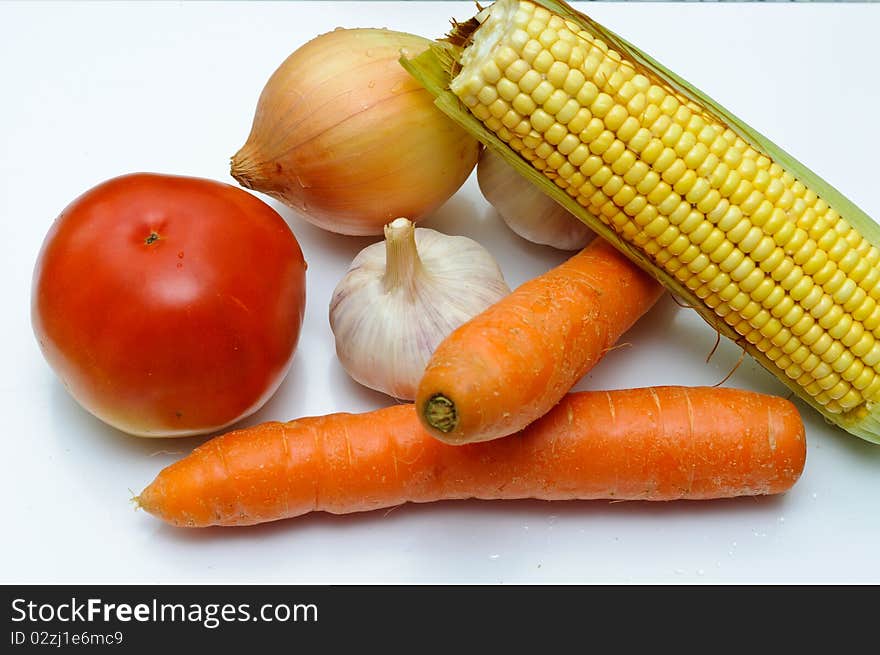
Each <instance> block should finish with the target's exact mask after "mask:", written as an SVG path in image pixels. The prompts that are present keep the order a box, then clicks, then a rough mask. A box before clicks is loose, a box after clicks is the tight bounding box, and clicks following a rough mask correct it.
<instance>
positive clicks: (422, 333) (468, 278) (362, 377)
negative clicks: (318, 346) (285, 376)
mask: <svg viewBox="0 0 880 655" xmlns="http://www.w3.org/2000/svg"><path fill="white" fill-rule="evenodd" d="M508 293H510V288H509V287H508V286H507V283H506V282H505V281H504V277H503V275H502V273H501V269H500V268H499V267H498V264H497V263H496V261H495V259H494V258H493V257H492V255H491V254H490V253H489V252H488V251H487V250H486V249H485V248H483V246H481V245H480V244H478V243H477V242H476V241H473V240H472V239H468V238H467V237H462V236H448V235H445V234H442V233H441V232H437V231H435V230H430V229H427V228H416V227H415V226H414V225H413V224H412V222H411V221H409V220H407V219H405V218H398V219H395V220H394V221H392V222H391V223H390V224H389V225H387V226H385V241H384V243H383V242H380V243H374V244H373V245H371V246H367V247H366V248H364V249H363V250H362V251H361V252H360V253H359V254H358V255H357V257H355V258H354V261H352V263H351V266H350V267H349V269H348V272H347V273H346V274H345V277H343V279H342V281H341V282H340V283H339V285H338V286H337V287H336V290H335V291H334V292H333V298H332V300H331V302H330V327H331V329H332V330H333V334H334V336H335V338H336V353H337V355H338V357H339V361H340V362H341V363H342V366H343V368H345V370H346V371H347V372H348V374H349V375H350V376H351V377H352V378H354V379H355V380H356V381H357V382H360V383H361V384H363V385H364V386H366V387H370V388H371V389H376V390H377V391H381V392H383V393H386V394H388V395H389V396H393V397H394V398H400V399H403V400H413V399H415V395H416V389H417V388H418V384H419V381H420V380H421V377H422V374H423V373H424V371H425V366H427V364H428V360H429V359H430V357H431V355H432V354H433V353H434V350H435V349H436V348H437V346H438V345H439V344H440V342H441V341H442V340H443V339H445V338H446V336H448V335H449V334H450V333H451V332H452V331H453V330H454V329H455V328H457V327H458V326H460V325H461V324H462V323H465V322H466V321H468V320H469V319H471V318H473V317H474V316H476V315H477V314H479V313H480V312H482V311H483V310H484V309H486V308H488V307H489V306H491V305H493V304H495V303H496V302H498V301H499V300H501V298H503V297H504V296H506V295H507V294H508Z"/></svg>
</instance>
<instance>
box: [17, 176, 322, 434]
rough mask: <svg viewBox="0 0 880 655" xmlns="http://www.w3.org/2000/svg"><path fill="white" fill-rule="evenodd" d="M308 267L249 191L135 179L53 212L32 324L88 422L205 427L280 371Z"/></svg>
mask: <svg viewBox="0 0 880 655" xmlns="http://www.w3.org/2000/svg"><path fill="white" fill-rule="evenodd" d="M305 269H306V264H305V261H304V260H303V255H302V251H301V249H300V247H299V244H298V243H297V240H296V238H295V237H294V235H293V232H291V230H290V228H289V227H288V225H287V223H285V221H284V219H282V218H281V216H279V215H278V213H277V212H276V211H275V210H274V209H272V208H271V207H269V206H268V205H266V204H265V203H263V202H262V201H260V200H259V199H257V198H255V197H254V196H252V195H250V194H249V193H247V192H246V191H243V190H241V189H238V188H236V187H233V186H231V185H227V184H222V183H220V182H215V181H212V180H204V179H199V178H191V177H179V176H170V175H158V174H149V173H135V174H131V175H126V176H122V177H117V178H114V179H111V180H108V181H107V182H104V183H102V184H100V185H98V186H96V187H94V188H93V189H91V190H89V191H87V192H86V193H84V194H83V195H81V196H80V197H79V198H77V199H76V200H74V201H73V202H72V203H71V204H70V205H68V207H67V208H65V209H64V210H63V211H62V212H61V215H60V216H59V217H58V218H57V219H56V221H55V223H54V224H53V225H52V227H51V229H50V231H49V233H48V235H47V236H46V239H45V241H44V242H43V247H42V249H41V251H40V255H39V257H38V260H37V264H36V268H35V270H34V279H33V289H32V302H31V319H32V324H33V328H34V333H35V335H36V337H37V340H38V342H39V344H40V348H41V350H42V352H43V355H44V356H45V358H46V360H47V361H48V362H49V364H50V365H51V367H52V368H53V369H54V371H55V372H56V373H57V375H58V376H59V377H60V378H61V380H62V382H63V383H64V385H65V387H66V388H67V389H68V390H69V391H70V393H71V394H72V395H73V397H74V398H76V400H77V401H78V402H79V403H80V404H81V405H82V406H83V407H85V408H86V409H87V410H89V411H90V412H91V413H93V414H94V415H95V416H97V417H98V418H100V419H102V420H104V421H106V422H107V423H109V424H110V425H113V426H114V427H117V428H119V429H120V430H123V431H124V432H128V433H130V434H136V435H140V436H155V437H160V436H185V435H190V434H200V433H206V432H211V431H214V430H217V429H219V428H221V427H224V426H226V425H229V424H231V423H234V422H235V421H237V420H239V419H241V418H243V417H245V416H247V415H248V414H250V413H252V412H254V411H256V410H257V409H259V407H260V406H262V405H263V403H265V402H266V400H268V399H269V397H270V396H271V395H272V394H273V393H274V391H275V390H276V389H277V387H278V385H279V384H280V383H281V381H282V380H283V379H284V376H285V375H286V373H287V370H288V368H289V366H290V362H291V360H292V358H293V354H294V351H295V349H296V345H297V341H298V339H299V333H300V328H301V325H302V319H303V312H304V309H305Z"/></svg>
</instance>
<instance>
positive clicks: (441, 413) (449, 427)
mask: <svg viewBox="0 0 880 655" xmlns="http://www.w3.org/2000/svg"><path fill="white" fill-rule="evenodd" d="M423 414H424V417H425V420H426V421H427V422H428V425H430V426H431V427H432V428H434V429H436V430H439V431H440V432H443V433H444V434H446V433H449V432H452V431H453V430H454V429H455V426H456V425H457V424H458V412H457V411H456V409H455V403H454V402H452V401H451V400H449V398H447V397H446V396H444V395H443V394H439V393H437V394H434V395H433V396H431V397H430V398H429V399H428V402H426V403H425V409H424V411H423Z"/></svg>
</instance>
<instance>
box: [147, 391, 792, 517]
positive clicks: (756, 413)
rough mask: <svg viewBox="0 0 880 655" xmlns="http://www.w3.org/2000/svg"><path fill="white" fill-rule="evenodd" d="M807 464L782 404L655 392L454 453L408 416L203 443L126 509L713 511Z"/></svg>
mask: <svg viewBox="0 0 880 655" xmlns="http://www.w3.org/2000/svg"><path fill="white" fill-rule="evenodd" d="M805 457H806V443H805V439H804V428H803V424H802V423H801V420H800V416H799V415H798V413H797V410H796V409H795V408H794V405H792V404H791V403H790V402H788V401H787V400H784V399H782V398H777V397H773V396H764V395H761V394H757V393H752V392H748V391H739V390H736V389H717V388H684V387H656V388H647V389H633V390H625V391H609V392H605V391H596V392H581V393H574V394H569V395H568V396H566V397H565V398H563V400H562V401H561V402H560V403H559V404H558V405H557V406H556V407H555V408H554V409H553V410H552V411H551V412H550V413H549V414H547V415H546V416H544V417H543V418H541V419H539V420H538V421H537V422H535V423H533V424H532V425H530V426H529V427H528V428H526V429H525V430H523V431H522V432H521V433H519V434H517V435H515V436H511V437H509V438H507V439H499V440H496V441H490V442H485V443H478V444H469V445H465V446H452V445H449V444H445V443H442V442H440V441H438V440H437V439H433V438H432V437H431V436H430V435H429V434H428V433H427V432H426V431H425V430H424V429H423V428H422V426H421V424H420V423H419V420H418V418H417V416H416V411H415V407H414V406H413V405H398V406H394V407H388V408H386V409H380V410H377V411H374V412H370V413H367V414H331V415H329V416H323V417H313V418H304V419H300V420H297V421H291V422H289V423H265V424H262V425H258V426H256V427H252V428H247V429H244V430H238V431H235V432H230V433H228V434H226V435H223V436H220V437H217V438H215V439H213V440H211V441H208V442H207V443H205V444H204V445H202V446H201V447H199V448H197V449H196V450H195V451H193V452H192V454H190V455H189V456H188V457H185V458H184V459H182V460H180V461H178V462H176V463H174V464H172V465H171V466H169V467H167V468H166V469H164V470H163V471H162V472H161V473H159V475H158V476H157V477H156V479H155V480H154V481H153V482H152V484H150V485H149V486H148V487H147V488H146V489H145V490H144V491H143V493H142V494H141V495H140V497H139V498H137V499H136V500H137V502H138V503H139V504H140V506H141V507H142V508H144V509H145V510H147V511H148V512H150V513H151V514H155V515H156V516H158V517H159V518H161V519H163V520H165V521H167V522H169V523H172V524H174V525H177V526H187V527H203V526H209V525H250V524H254V523H261V522H264V521H274V520H276V519H283V518H289V517H293V516H299V515H301V514H306V513H307V512H312V511H324V512H331V513H334V514H345V513H348V512H359V511H364V510H372V509H378V508H381V507H393V506H395V505H399V504H401V503H405V502H416V503H424V502H430V501H436V500H444V499H456V498H482V499H511V498H541V499H545V500H565V499H600V498H606V499H616V500H674V499H703V498H724V497H733V496H742V495H760V494H775V493H780V492H783V491H786V490H787V489H789V488H790V487H791V486H792V485H793V484H794V483H795V482H796V481H797V479H798V477H799V476H800V474H801V471H802V470H803V467H804V460H805Z"/></svg>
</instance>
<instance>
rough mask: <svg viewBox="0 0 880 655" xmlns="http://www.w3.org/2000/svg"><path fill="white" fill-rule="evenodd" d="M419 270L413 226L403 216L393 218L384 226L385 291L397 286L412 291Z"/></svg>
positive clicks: (419, 261) (420, 261)
mask: <svg viewBox="0 0 880 655" xmlns="http://www.w3.org/2000/svg"><path fill="white" fill-rule="evenodd" d="M421 272H422V260H421V259H419V251H418V249H417V248H416V230H415V226H414V225H413V224H412V222H411V221H409V220H407V219H405V218H395V219H394V220H393V221H391V222H390V223H389V224H388V225H386V226H385V276H384V278H383V282H384V286H385V291H393V290H395V289H399V288H406V289H408V290H410V291H413V290H414V288H415V281H416V278H417V277H418V276H419V275H420V274H421Z"/></svg>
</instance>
